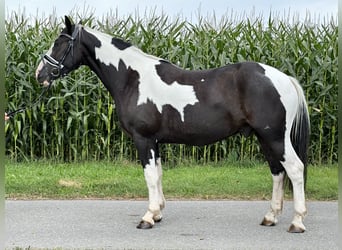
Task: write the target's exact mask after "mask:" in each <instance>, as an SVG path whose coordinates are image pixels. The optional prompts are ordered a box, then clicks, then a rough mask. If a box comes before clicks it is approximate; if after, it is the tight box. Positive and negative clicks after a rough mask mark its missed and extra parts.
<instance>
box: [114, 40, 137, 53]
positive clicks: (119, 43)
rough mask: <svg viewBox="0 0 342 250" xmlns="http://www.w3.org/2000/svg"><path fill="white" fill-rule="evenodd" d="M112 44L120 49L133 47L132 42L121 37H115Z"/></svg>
mask: <svg viewBox="0 0 342 250" xmlns="http://www.w3.org/2000/svg"><path fill="white" fill-rule="evenodd" d="M112 44H113V45H114V46H115V47H117V48H118V49H119V50H125V49H127V48H128V47H131V46H132V44H130V43H128V42H125V41H123V40H121V39H119V38H113V39H112Z"/></svg>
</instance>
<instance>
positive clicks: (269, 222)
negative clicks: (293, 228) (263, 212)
mask: <svg viewBox="0 0 342 250" xmlns="http://www.w3.org/2000/svg"><path fill="white" fill-rule="evenodd" d="M260 225H261V226H267V227H273V226H275V225H276V224H275V222H274V221H270V220H267V219H266V218H264V219H263V220H262V222H261V223H260Z"/></svg>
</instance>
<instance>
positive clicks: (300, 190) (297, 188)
mask: <svg viewBox="0 0 342 250" xmlns="http://www.w3.org/2000/svg"><path fill="white" fill-rule="evenodd" d="M258 138H259V141H260V143H261V146H262V149H263V151H264V154H265V157H266V159H267V161H268V162H269V164H270V168H271V172H272V176H273V192H272V201H271V210H270V211H269V212H268V213H267V214H266V215H265V217H264V219H263V221H262V222H261V225H266V226H273V225H275V224H276V223H277V219H276V216H277V215H279V214H280V213H281V211H282V206H283V195H284V176H285V175H284V170H285V171H286V174H287V175H288V177H289V179H290V180H291V182H292V186H293V197H294V210H295V216H294V218H293V220H292V223H291V226H290V227H289V229H288V232H291V233H302V232H304V231H305V230H306V228H305V226H304V224H303V220H304V217H305V215H306V213H307V210H306V206H305V194H304V165H303V163H302V162H301V160H300V159H299V157H298V156H297V154H296V152H295V150H294V149H293V147H292V144H291V140H290V139H285V140H284V141H283V142H281V141H275V140H268V141H270V142H268V143H265V140H264V139H262V138H260V137H258Z"/></svg>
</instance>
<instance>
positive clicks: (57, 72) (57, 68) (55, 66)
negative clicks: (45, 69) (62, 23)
mask: <svg viewBox="0 0 342 250" xmlns="http://www.w3.org/2000/svg"><path fill="white" fill-rule="evenodd" d="M78 33H79V28H77V27H75V30H74V32H73V33H72V35H71V36H70V35H68V34H64V33H62V34H60V36H65V37H67V38H69V45H68V48H67V49H66V50H65V51H64V54H63V57H62V58H61V60H60V61H57V60H56V59H54V58H53V57H51V56H50V55H47V54H45V55H44V56H43V58H42V60H43V63H44V64H45V63H48V64H49V65H51V66H52V69H51V71H50V74H51V76H52V77H55V78H58V77H60V76H65V75H66V73H63V74H62V73H61V71H62V69H63V68H64V64H63V63H64V61H65V58H66V57H67V55H68V54H69V53H70V51H71V56H72V57H74V41H75V40H76V37H77V35H78Z"/></svg>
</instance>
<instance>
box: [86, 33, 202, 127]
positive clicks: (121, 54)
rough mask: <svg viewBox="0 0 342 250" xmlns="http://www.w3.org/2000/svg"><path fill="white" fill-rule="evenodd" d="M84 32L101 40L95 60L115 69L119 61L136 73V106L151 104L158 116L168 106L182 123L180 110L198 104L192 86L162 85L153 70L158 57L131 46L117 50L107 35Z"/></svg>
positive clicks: (182, 115) (176, 83) (182, 114)
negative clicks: (137, 89) (174, 111)
mask: <svg viewBox="0 0 342 250" xmlns="http://www.w3.org/2000/svg"><path fill="white" fill-rule="evenodd" d="M85 29H86V31H87V32H89V33H91V34H93V35H95V36H96V37H97V38H98V39H99V40H100V41H101V47H99V48H98V47H96V48H95V56H96V59H98V60H99V61H101V62H102V63H104V64H105V65H108V66H109V65H113V66H114V67H116V68H118V66H119V61H120V59H121V60H122V61H123V62H124V63H125V64H126V66H127V67H129V66H130V67H131V68H132V69H134V70H136V71H137V72H138V73H139V76H140V84H139V98H138V101H137V105H141V104H144V103H147V102H148V101H151V102H153V103H154V104H155V105H156V107H157V109H158V111H159V112H160V113H162V109H163V106H164V105H171V106H172V107H173V108H174V109H176V110H177V111H178V112H179V114H180V117H181V120H182V121H184V108H185V107H186V106H187V105H194V104H195V103H197V102H198V99H197V97H196V94H195V91H194V88H193V86H190V85H182V84H179V83H178V82H177V81H174V82H172V83H171V84H167V83H165V82H164V81H162V80H161V78H160V77H159V75H158V74H157V71H156V65H159V64H160V61H159V60H161V59H160V58H158V57H155V56H152V55H148V54H145V53H144V52H142V51H141V50H139V49H138V48H136V47H134V46H130V47H128V48H126V49H124V50H120V49H118V48H116V47H115V46H114V45H113V44H112V37H111V36H110V35H107V34H104V33H100V32H98V31H95V30H92V29H89V28H85Z"/></svg>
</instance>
